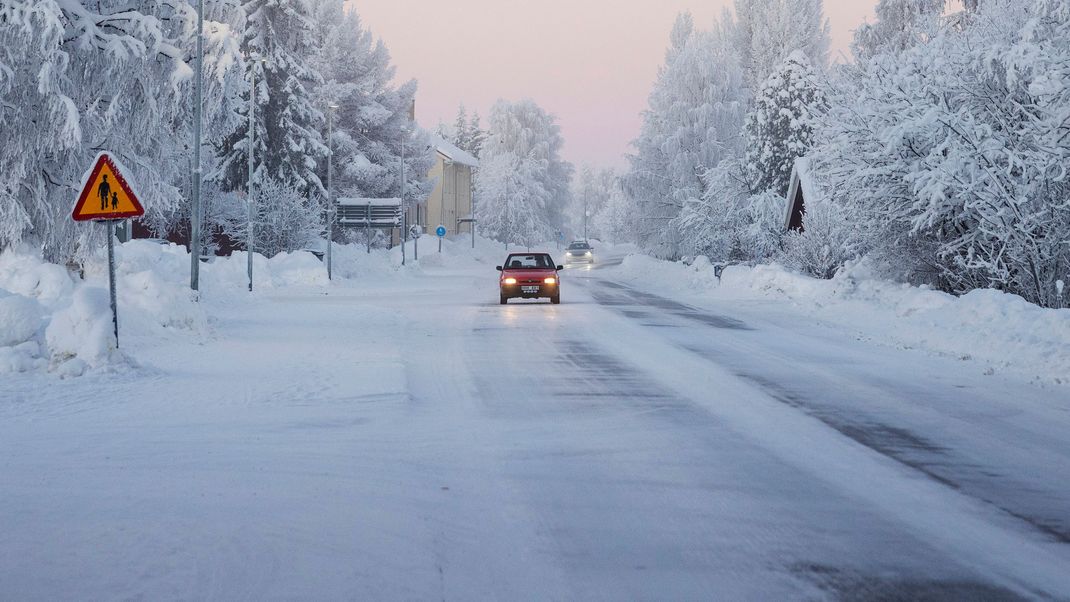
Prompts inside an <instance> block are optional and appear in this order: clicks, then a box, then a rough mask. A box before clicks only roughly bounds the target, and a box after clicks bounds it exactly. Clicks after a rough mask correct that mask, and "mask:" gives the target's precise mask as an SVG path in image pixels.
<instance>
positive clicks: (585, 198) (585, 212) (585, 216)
mask: <svg viewBox="0 0 1070 602" xmlns="http://www.w3.org/2000/svg"><path fill="white" fill-rule="evenodd" d="M588 189H589V187H584V189H583V242H587V190H588Z"/></svg>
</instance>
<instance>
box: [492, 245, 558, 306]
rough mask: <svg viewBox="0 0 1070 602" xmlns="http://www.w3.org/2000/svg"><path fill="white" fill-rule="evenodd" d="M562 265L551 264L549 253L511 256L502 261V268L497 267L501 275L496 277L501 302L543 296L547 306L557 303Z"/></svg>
mask: <svg viewBox="0 0 1070 602" xmlns="http://www.w3.org/2000/svg"><path fill="white" fill-rule="evenodd" d="M563 269H565V266H561V265H555V264H554V260H553V258H552V257H550V254H549V253H512V254H510V255H509V257H506V258H505V265H500V266H498V271H499V272H501V273H502V275H501V277H499V278H498V288H499V289H500V290H501V303H502V305H505V304H506V303H508V302H509V299H512V298H514V297H520V298H522V299H539V298H542V297H547V298H549V299H550V303H554V304H557V303H560V302H561V279H560V277H559V276H558V274H557V272H558V270H563Z"/></svg>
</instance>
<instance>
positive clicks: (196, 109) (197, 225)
mask: <svg viewBox="0 0 1070 602" xmlns="http://www.w3.org/2000/svg"><path fill="white" fill-rule="evenodd" d="M196 71H197V73H196V75H195V77H196V78H197V79H196V80H195V81H194V82H193V87H194V88H195V89H196V94H195V96H196V101H195V103H194V105H193V199H192V204H193V211H192V214H191V215H190V242H189V255H190V275H189V287H190V288H191V289H193V290H194V291H199V290H200V286H201V282H200V281H201V105H202V104H203V102H204V100H203V98H202V95H203V91H202V90H201V85H202V82H201V80H202V79H203V78H204V0H197V69H196Z"/></svg>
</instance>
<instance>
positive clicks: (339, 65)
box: [311, 0, 433, 199]
mask: <svg viewBox="0 0 1070 602" xmlns="http://www.w3.org/2000/svg"><path fill="white" fill-rule="evenodd" d="M312 22H313V24H314V29H315V42H316V51H315V53H314V54H313V55H312V61H311V63H312V65H313V66H314V67H315V69H316V71H317V72H318V73H320V75H321V76H322V78H323V83H322V84H320V85H315V86H312V88H311V93H312V98H313V101H314V104H315V105H316V106H318V107H321V108H322V110H323V111H327V110H328V108H329V107H330V105H332V104H333V105H335V106H337V107H338V108H337V109H335V111H334V128H333V131H334V187H335V196H336V197H340V196H358V197H396V196H400V181H401V177H400V176H401V174H400V166H401V144H402V142H403V141H404V143H405V179H406V182H407V188H408V191H407V194H406V198H407V199H417V198H421V196H422V195H423V194H424V193H426V192H428V191H429V182H428V181H427V178H426V177H425V176H426V174H427V172H428V170H429V169H430V168H431V163H432V161H433V157H432V155H433V151H432V150H430V149H429V146H430V142H429V138H428V136H427V134H426V133H425V132H424V131H423V130H421V129H419V128H417V127H416V126H415V124H414V123H413V121H412V120H411V119H410V114H409V113H410V109H411V107H412V104H413V98H414V96H415V93H416V82H415V81H409V82H406V83H404V84H402V85H401V86H400V87H396V86H395V85H394V83H393V79H394V74H395V69H394V67H393V66H392V65H391V63H390V53H389V51H388V50H387V48H386V46H385V45H384V44H383V43H382V42H381V41H376V40H375V39H374V36H373V35H372V33H371V32H370V31H368V30H367V29H366V28H365V27H364V25H363V23H362V22H361V20H360V16H359V15H358V14H357V13H356V11H353V10H346V9H345V7H344V2H343V1H342V0H321V1H320V2H319V3H318V4H317V5H316V6H315V10H314V12H313V16H312ZM321 127H322V126H321ZM323 133H324V134H326V129H324V130H323ZM319 174H320V179H321V181H325V179H326V163H321V164H320V165H319Z"/></svg>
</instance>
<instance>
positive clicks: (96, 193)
mask: <svg viewBox="0 0 1070 602" xmlns="http://www.w3.org/2000/svg"><path fill="white" fill-rule="evenodd" d="M144 213H145V209H144V208H142V206H141V203H140V202H138V200H137V195H135V194H134V191H133V190H131V188H130V184H128V183H127V182H126V178H124V177H123V174H122V173H121V172H120V171H119V167H118V163H117V162H116V161H114V160H113V159H112V158H111V156H109V155H108V153H100V154H99V155H97V159H96V162H95V163H94V164H93V169H91V170H90V171H89V175H88V177H86V180H85V182H84V183H83V184H82V194H81V195H79V196H78V202H77V203H76V204H75V205H74V212H73V213H72V214H71V217H73V218H74V220H75V221H79V222H83V221H86V220H93V219H123V218H127V217H137V216H139V215H144Z"/></svg>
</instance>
